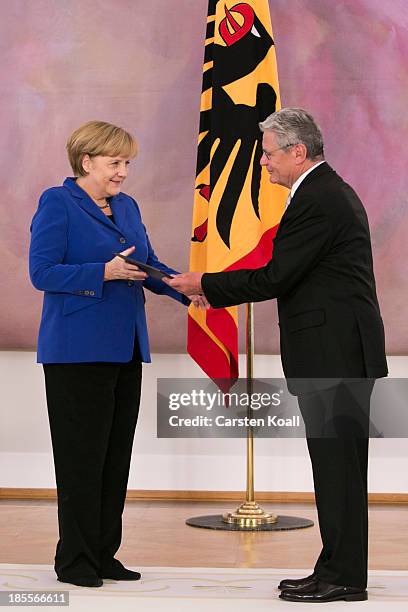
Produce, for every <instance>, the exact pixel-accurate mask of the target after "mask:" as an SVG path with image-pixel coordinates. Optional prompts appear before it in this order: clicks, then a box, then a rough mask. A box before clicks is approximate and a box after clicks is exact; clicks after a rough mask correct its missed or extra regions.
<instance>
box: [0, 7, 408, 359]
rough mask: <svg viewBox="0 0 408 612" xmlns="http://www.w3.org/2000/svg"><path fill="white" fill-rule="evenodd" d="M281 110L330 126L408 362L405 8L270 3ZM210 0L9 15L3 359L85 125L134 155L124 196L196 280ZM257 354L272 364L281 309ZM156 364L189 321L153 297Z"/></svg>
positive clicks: (35, 302)
mask: <svg viewBox="0 0 408 612" xmlns="http://www.w3.org/2000/svg"><path fill="white" fill-rule="evenodd" d="M270 9H271V16H272V22H273V28H274V36H275V43H276V50H277V56H278V66H279V74H280V82H281V94H282V102H283V105H284V106H303V107H305V108H307V109H309V110H310V111H311V112H312V113H313V114H314V115H315V117H316V118H317V119H318V121H319V122H320V124H321V127H322V129H323V133H324V135H325V140H326V155H327V159H328V161H329V163H330V164H331V165H333V166H334V168H335V169H336V170H337V171H338V172H339V174H341V175H342V176H343V177H344V178H345V179H346V180H347V181H349V182H350V183H351V184H352V185H353V186H354V188H355V189H356V190H357V192H358V193H359V195H360V197H361V198H362V199H363V201H364V203H365V206H366V209H367V212H368V216H369V219H370V224H371V232H372V240H373V248H374V261H375V270H376V277H377V286H378V294H379V299H380V303H381V307H382V312H383V318H384V322H385V327H386V335H387V349H388V352H389V353H390V354H407V353H408V314H407V307H406V303H407V301H408V265H407V261H408V238H407V237H408V214H407V192H408V178H407V177H408V172H407V170H406V166H407V161H408V155H407V148H406V143H407V141H408V111H407V109H408V64H407V60H406V58H407V57H408V35H407V28H408V4H407V2H406V0H393V1H392V2H384V1H383V0H343V1H342V2H336V1H334V0H291V1H290V2H288V1H287V0H270ZM206 12H207V0H172V1H171V2H170V1H169V0H153V1H151V2H145V0H116V1H115V2H114V3H112V1H111V0H70V1H69V2H62V1H55V0H36V1H35V2H27V1H26V0H13V2H11V3H8V4H7V5H4V7H3V10H2V19H1V23H0V48H1V57H2V61H1V64H0V74H1V80H0V83H1V86H0V130H1V134H2V141H3V145H2V147H1V150H0V157H1V159H0V175H1V184H2V191H3V196H2V202H1V206H2V215H1V218H0V223H1V237H0V257H1V262H2V282H1V293H0V348H32V347H34V346H35V344H36V334H37V328H38V322H39V317H40V311H41V300H42V296H41V294H40V293H39V292H37V291H35V290H34V289H33V288H32V287H31V285H30V281H29V278H28V274H27V251H28V244H29V224H30V220H31V217H32V215H33V214H34V211H35V209H36V206H37V201H38V197H39V195H40V193H41V192H42V191H43V190H44V189H45V188H47V187H49V186H51V185H58V184H61V182H62V180H63V179H64V178H65V176H68V175H70V174H71V171H70V168H69V165H68V162H67V160H66V156H65V142H66V139H67V137H68V135H69V134H70V132H71V131H72V130H73V129H74V128H76V127H78V126H79V125H80V124H81V123H83V122H85V121H88V120H90V119H102V120H105V121H110V122H112V123H116V124H119V125H122V126H123V127H125V128H126V129H128V130H130V131H131V132H132V133H133V134H134V135H136V137H137V138H138V140H139V144H140V154H139V156H138V158H137V159H136V160H135V161H134V163H133V166H132V168H131V173H130V176H129V178H128V180H127V184H126V188H125V191H127V192H128V193H130V194H132V195H133V196H134V197H136V199H137V200H138V202H139V204H140V206H141V209H142V213H143V217H144V221H145V224H146V225H147V228H148V231H149V234H150V237H151V240H152V243H153V245H154V247H155V249H156V251H157V252H158V254H159V256H160V257H161V258H162V259H163V260H164V261H166V262H168V263H169V264H171V265H173V266H174V267H176V268H178V269H180V270H183V269H186V268H187V265H188V250H189V239H190V231H191V208H192V197H193V184H194V170H195V155H196V137H197V125H198V117H199V95H200V88H201V64H202V57H203V40H204V32H205V22H206ZM255 314H256V351H257V352H264V353H276V352H278V350H279V349H278V341H277V336H278V331H277V325H276V308H275V304H274V302H267V303H263V304H257V305H256V308H255ZM148 316H149V321H150V336H151V348H152V350H153V351H155V352H178V351H184V350H185V332H186V312H185V310H184V309H183V308H182V307H180V306H178V305H177V304H176V303H175V302H174V303H173V301H172V300H168V299H166V298H161V297H157V296H154V295H152V294H151V295H149V296H148Z"/></svg>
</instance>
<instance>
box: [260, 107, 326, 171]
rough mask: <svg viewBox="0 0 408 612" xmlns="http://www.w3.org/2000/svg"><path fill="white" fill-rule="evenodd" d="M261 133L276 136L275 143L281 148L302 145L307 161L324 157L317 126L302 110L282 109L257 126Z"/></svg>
mask: <svg viewBox="0 0 408 612" xmlns="http://www.w3.org/2000/svg"><path fill="white" fill-rule="evenodd" d="M259 127H260V129H261V130H262V132H265V131H271V132H273V133H274V134H276V141H277V143H278V145H279V146H280V147H282V148H284V147H289V146H290V145H294V144H304V145H305V147H306V150H307V157H308V159H316V158H319V157H320V158H323V157H324V150H323V137H322V133H321V131H320V128H319V126H318V125H317V123H316V121H315V120H314V119H313V117H312V115H310V114H309V113H308V112H307V111H305V110H303V108H282V109H281V110H278V111H276V112H275V113H272V115H269V117H267V118H266V119H265V121H262V122H261V123H260V124H259Z"/></svg>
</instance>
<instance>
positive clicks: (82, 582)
mask: <svg viewBox="0 0 408 612" xmlns="http://www.w3.org/2000/svg"><path fill="white" fill-rule="evenodd" d="M58 580H59V582H68V583H69V584H75V585H76V586H83V587H101V586H102V585H103V582H102V580H101V579H100V578H99V576H82V577H79V578H63V577H58Z"/></svg>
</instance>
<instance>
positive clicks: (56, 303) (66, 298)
mask: <svg viewBox="0 0 408 612" xmlns="http://www.w3.org/2000/svg"><path fill="white" fill-rule="evenodd" d="M110 202H111V209H112V212H113V215H114V219H115V223H113V222H112V221H111V220H110V219H108V218H107V217H106V215H104V213H103V212H102V211H101V210H100V209H99V208H98V207H97V206H95V203H94V202H93V201H92V200H91V198H90V197H89V196H88V195H87V193H86V192H85V191H84V190H83V189H81V187H79V185H77V184H76V181H75V179H73V178H67V179H66V180H65V181H64V184H63V186H62V187H52V188H51V189H47V190H46V191H45V192H44V193H43V194H42V196H41V198H40V202H39V206H38V210H37V212H36V213H35V215H34V217H33V220H32V224H31V244H30V278H31V281H32V283H33V285H34V287H35V288H36V289H39V290H41V291H44V303H43V310H42V317H41V324H40V330H39V337H38V352H37V361H38V362H39V363H77V362H89V361H108V362H126V361H130V360H131V359H132V354H133V347H134V343H135V340H136V339H137V342H138V345H139V350H140V355H141V358H142V361H145V362H150V352H149V340H148V333H147V326H146V316H145V308H144V303H145V298H144V293H143V286H144V287H146V288H147V289H150V291H153V292H154V293H158V294H166V295H169V296H170V297H172V298H174V299H176V300H178V301H179V302H182V303H184V304H188V303H189V300H188V299H187V298H185V297H184V296H182V295H181V294H180V293H178V292H177V291H175V290H174V289H171V288H170V287H169V286H168V285H166V284H165V283H164V282H162V281H159V280H155V279H153V278H147V279H146V280H145V281H126V280H114V281H108V282H104V280H103V277H104V271H105V263H106V262H108V261H110V260H111V259H112V257H113V253H114V252H118V251H123V250H124V249H127V248H129V247H131V246H133V245H135V247H136V249H135V251H134V253H133V255H132V256H133V257H134V258H135V259H137V260H139V261H143V262H146V263H148V264H149V265H152V266H155V267H156V268H159V269H160V270H163V271H165V272H169V273H176V272H175V270H173V269H172V268H169V267H167V266H166V265H164V264H163V263H161V262H160V261H159V260H158V258H157V257H156V255H155V253H154V251H153V248H152V246H151V244H150V241H149V238H148V235H147V233H146V229H145V227H144V225H143V223H142V219H141V215H140V210H139V207H138V205H137V203H136V202H135V200H133V198H131V197H130V196H128V195H126V194H124V193H119V194H118V195H117V196H114V197H112V198H111V200H110Z"/></svg>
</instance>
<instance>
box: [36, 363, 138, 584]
mask: <svg viewBox="0 0 408 612" xmlns="http://www.w3.org/2000/svg"><path fill="white" fill-rule="evenodd" d="M44 372H45V383H46V392H47V404H48V415H49V422H50V429H51V438H52V446H53V452H54V464H55V474H56V481H57V493H58V523H59V541H58V544H57V550H56V555H55V571H56V573H57V576H58V577H59V578H64V579H70V578H76V577H84V576H90V575H92V576H94V575H98V574H99V573H100V572H102V571H103V568H104V567H105V566H106V567H109V562H110V561H111V560H112V559H113V557H114V555H115V553H116V551H117V550H118V548H119V546H120V543H121V536H122V513H123V508H124V503H125V496H126V488H127V482H128V476H129V467H130V459H131V453H132V445H133V438H134V433H135V427H136V422H137V416H138V411H139V403H140V389H141V379H142V364H141V362H140V359H139V358H138V356H136V357H135V356H134V357H133V359H132V361H131V362H129V363H118V364H114V363H80V364H45V365H44Z"/></svg>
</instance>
